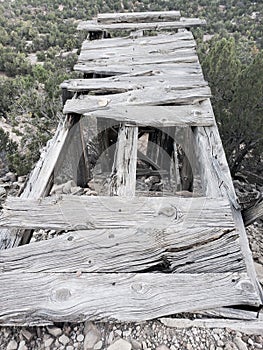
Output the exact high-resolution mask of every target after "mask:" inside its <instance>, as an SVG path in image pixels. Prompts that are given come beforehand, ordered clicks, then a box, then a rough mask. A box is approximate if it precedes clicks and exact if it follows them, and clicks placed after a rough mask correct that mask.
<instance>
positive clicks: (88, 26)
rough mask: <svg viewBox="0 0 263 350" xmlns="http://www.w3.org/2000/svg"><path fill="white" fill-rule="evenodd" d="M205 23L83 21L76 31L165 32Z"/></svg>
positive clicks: (198, 21) (200, 20) (204, 22)
mask: <svg viewBox="0 0 263 350" xmlns="http://www.w3.org/2000/svg"><path fill="white" fill-rule="evenodd" d="M205 24H206V21H205V20H203V19H199V18H183V17H182V18H181V19H180V20H179V21H173V22H152V23H113V24H102V23H96V21H83V22H80V23H79V25H78V30H86V31H88V32H103V31H109V32H111V31H116V30H117V31H119V30H127V31H135V30H167V29H180V28H189V27H199V26H204V25H205Z"/></svg>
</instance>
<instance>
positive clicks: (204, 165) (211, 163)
mask: <svg viewBox="0 0 263 350" xmlns="http://www.w3.org/2000/svg"><path fill="white" fill-rule="evenodd" d="M194 133H195V137H196V147H197V149H198V155H199V161H200V169H201V181H202V188H203V191H204V194H205V195H206V196H209V197H217V198H219V197H220V196H223V197H226V198H228V200H229V203H231V209H232V216H233V219H234V222H235V224H236V228H237V230H238V232H239V235H240V246H241V249H242V253H243V257H244V261H245V263H246V268H247V273H248V275H249V277H250V278H251V281H252V283H253V284H254V286H255V288H256V290H257V291H258V294H259V296H260V297H261V300H262V303H263V293H262V288H261V286H260V284H259V282H258V280H257V276H256V272H255V267H254V263H253V258H252V253H251V251H250V249H249V242H248V238H247V235H246V230H245V227H244V224H243V219H242V215H241V211H240V207H239V204H238V202H237V199H236V194H235V190H234V186H233V183H232V179H231V174H230V170H229V167H228V164H227V160H226V156H225V153H224V149H223V145H222V141H221V139H220V135H219V132H218V128H217V126H216V125H214V126H210V127H196V128H195V130H194Z"/></svg>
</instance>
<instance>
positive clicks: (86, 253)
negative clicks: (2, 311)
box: [0, 223, 245, 273]
mask: <svg viewBox="0 0 263 350" xmlns="http://www.w3.org/2000/svg"><path fill="white" fill-rule="evenodd" d="M219 224H221V223H214V227H206V225H204V224H202V225H200V226H198V227H197V226H194V227H187V225H186V227H184V226H183V225H180V224H179V225H178V228H173V229H170V228H165V229H160V228H159V229H158V228H156V229H155V228H147V229H145V228H142V229H140V228H138V229H136V228H134V229H103V230H102V229H101V230H98V229H95V230H88V231H86V230H83V231H72V232H68V233H65V234H63V235H62V236H59V237H57V238H53V239H50V240H47V241H41V242H36V243H31V244H30V245H24V246H21V247H18V248H14V249H8V251H1V252H0V271H2V272H11V271H13V272H76V271H82V272H92V273H93V272H105V273H106V272H107V273H109V272H140V271H141V272H143V271H144V272H145V270H146V269H149V268H154V267H158V266H159V265H163V264H165V266H166V269H167V272H169V271H170V272H180V273H182V272H183V273H202V272H206V273H212V272H215V273H223V272H242V271H245V265H244V262H243V257H242V254H241V251H240V247H239V239H238V233H237V232H236V231H235V230H234V229H233V226H231V225H230V224H229V228H225V227H223V228H221V227H220V226H219Z"/></svg>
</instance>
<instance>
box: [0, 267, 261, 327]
mask: <svg viewBox="0 0 263 350" xmlns="http://www.w3.org/2000/svg"><path fill="white" fill-rule="evenodd" d="M0 285H1V289H0V323H4V324H6V325H7V324H17V325H27V324H30V325H37V324H41V325H43V324H48V323H52V322H65V321H68V322H81V321H85V320H96V321H98V320H112V321H113V320H118V321H144V320H149V319H153V318H156V317H160V316H162V315H171V314H176V313H179V312H194V311H197V310H204V309H211V308H214V307H220V306H225V305H240V304H248V305H253V306H258V305H259V303H260V300H259V298H258V295H257V293H256V291H255V289H254V287H253V284H252V283H251V282H250V280H249V278H248V277H247V275H246V274H245V273H215V274H209V273H208V274H158V273H157V274H154V275H153V274H152V273H144V274H134V273H121V274H114V273H111V274H96V273H94V274H86V273H82V274H80V273H77V274H62V273H15V272H14V273H8V272H6V273H2V274H0ZM21 285H22V286H23V288H21Z"/></svg>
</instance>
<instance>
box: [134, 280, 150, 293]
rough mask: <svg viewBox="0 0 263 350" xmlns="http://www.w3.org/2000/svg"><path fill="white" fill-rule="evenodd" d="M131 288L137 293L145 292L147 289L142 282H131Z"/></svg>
mask: <svg viewBox="0 0 263 350" xmlns="http://www.w3.org/2000/svg"><path fill="white" fill-rule="evenodd" d="M131 289H132V290H133V291H134V292H136V293H138V294H145V293H147V291H148V289H147V288H146V287H145V285H144V284H143V283H142V282H136V283H132V285H131Z"/></svg>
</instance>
